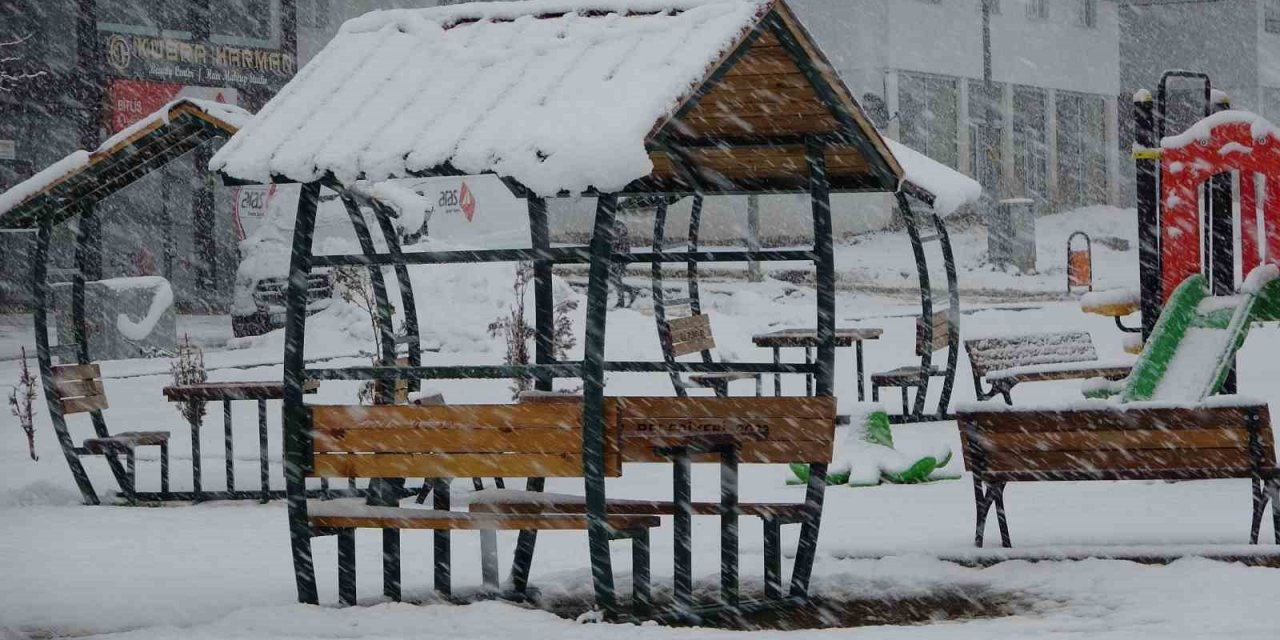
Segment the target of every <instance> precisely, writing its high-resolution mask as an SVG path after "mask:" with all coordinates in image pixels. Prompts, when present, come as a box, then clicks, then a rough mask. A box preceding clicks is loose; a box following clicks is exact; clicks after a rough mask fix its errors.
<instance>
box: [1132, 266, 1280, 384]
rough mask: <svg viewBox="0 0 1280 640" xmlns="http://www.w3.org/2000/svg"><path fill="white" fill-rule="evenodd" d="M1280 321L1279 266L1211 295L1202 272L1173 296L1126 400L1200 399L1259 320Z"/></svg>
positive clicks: (1219, 380)
mask: <svg viewBox="0 0 1280 640" xmlns="http://www.w3.org/2000/svg"><path fill="white" fill-rule="evenodd" d="M1273 319H1280V268H1278V267H1277V266H1276V265H1263V266H1261V267H1258V268H1256V269H1254V270H1253V271H1252V272H1250V274H1249V276H1248V277H1247V278H1245V282H1244V284H1243V285H1241V287H1240V293H1239V294H1237V295H1232V296H1210V295H1209V287H1208V282H1207V281H1206V280H1205V278H1204V276H1201V275H1194V276H1191V277H1189V278H1187V279H1186V280H1184V281H1183V282H1182V284H1181V285H1179V286H1178V288H1177V289H1176V290H1175V291H1174V292H1173V295H1171V296H1170V297H1169V301H1168V302H1167V303H1166V304H1165V307H1164V312H1163V313H1161V314H1160V319H1159V320H1158V321H1157V322H1156V326H1155V329H1154V330H1153V331H1152V333H1151V337H1150V339H1148V340H1147V344H1146V347H1145V348H1144V349H1143V350H1142V355H1141V356H1139V357H1138V361H1137V362H1136V363H1135V364H1134V367H1133V373H1131V374H1130V375H1129V378H1128V380H1127V381H1126V384H1125V387H1124V390H1123V391H1122V393H1121V401H1122V402H1141V401H1157V402H1197V401H1200V400H1203V399H1204V398H1206V397H1208V396H1210V395H1212V394H1214V393H1215V392H1217V391H1218V389H1219V388H1220V387H1221V386H1222V383H1223V381H1224V380H1225V379H1226V377H1227V374H1228V373H1229V372H1230V370H1231V366H1232V363H1233V362H1234V356H1235V353H1236V350H1237V349H1239V348H1240V347H1241V345H1243V344H1244V340H1245V337H1246V336H1247V335H1248V333H1249V325H1250V324H1251V323H1252V322H1253V321H1255V320H1273Z"/></svg>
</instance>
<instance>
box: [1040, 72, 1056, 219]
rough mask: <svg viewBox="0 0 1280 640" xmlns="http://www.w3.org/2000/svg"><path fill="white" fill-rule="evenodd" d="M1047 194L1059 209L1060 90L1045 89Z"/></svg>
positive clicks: (1054, 208)
mask: <svg viewBox="0 0 1280 640" xmlns="http://www.w3.org/2000/svg"><path fill="white" fill-rule="evenodd" d="M1044 99H1045V105H1044V106H1045V110H1044V120H1045V122H1044V143H1045V165H1046V166H1045V174H1044V180H1045V196H1046V197H1047V198H1048V199H1049V203H1050V204H1049V206H1050V207H1052V209H1051V210H1052V211H1056V210H1057V209H1058V202H1059V200H1058V90H1057V89H1047V90H1045V97H1044Z"/></svg>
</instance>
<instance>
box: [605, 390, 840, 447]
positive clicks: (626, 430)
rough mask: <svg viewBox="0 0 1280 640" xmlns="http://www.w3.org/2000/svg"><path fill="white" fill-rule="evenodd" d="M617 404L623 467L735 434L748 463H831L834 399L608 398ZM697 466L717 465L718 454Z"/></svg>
mask: <svg viewBox="0 0 1280 640" xmlns="http://www.w3.org/2000/svg"><path fill="white" fill-rule="evenodd" d="M608 400H611V401H613V402H616V403H617V406H618V409H617V416H618V420H619V422H620V426H619V432H620V433H621V437H622V460H623V461H624V462H663V461H666V460H667V458H665V457H664V456H663V455H661V454H660V453H659V452H658V451H656V449H658V448H661V447H664V446H670V445H675V444H679V443H680V441H681V439H682V438H684V437H688V436H697V435H702V434H706V435H715V434H732V433H735V432H742V433H748V434H750V437H749V438H748V439H746V440H745V441H744V442H743V443H742V449H741V452H742V458H741V459H742V462H744V463H788V462H817V463H827V462H830V461H831V447H832V440H833V439H834V437H835V424H836V402H835V398H805V397H785V398H743V397H734V398H705V397H698V398H668V397H661V398H636V397H622V398H609V399H608ZM694 460H695V461H718V460H719V458H718V457H717V456H716V455H715V454H710V455H699V456H696V457H695V458H694Z"/></svg>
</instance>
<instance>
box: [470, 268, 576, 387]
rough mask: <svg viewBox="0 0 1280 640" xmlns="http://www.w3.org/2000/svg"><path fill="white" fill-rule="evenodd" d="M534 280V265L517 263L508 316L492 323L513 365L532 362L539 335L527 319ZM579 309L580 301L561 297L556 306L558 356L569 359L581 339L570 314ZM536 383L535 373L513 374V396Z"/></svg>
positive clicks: (554, 337) (554, 341) (507, 360)
mask: <svg viewBox="0 0 1280 640" xmlns="http://www.w3.org/2000/svg"><path fill="white" fill-rule="evenodd" d="M532 279H533V267H532V266H531V265H529V263H527V262H521V263H520V264H519V265H517V267H516V277H515V282H514V283H513V284H512V287H511V290H512V295H513V300H512V303H511V306H510V307H509V308H508V312H507V314H506V315H505V316H502V317H500V318H498V319H497V320H494V321H493V322H491V323H489V335H490V336H492V337H495V338H496V337H499V336H501V337H502V339H503V341H504V342H506V345H507V352H506V355H505V357H504V358H503V361H504V362H505V363H506V364H509V365H522V366H525V365H528V364H529V363H530V358H529V340H530V339H532V338H533V337H534V336H535V335H536V330H535V329H534V327H532V326H530V325H529V323H528V321H526V320H525V313H524V312H525V292H526V291H528V289H529V282H530V281H531V280H532ZM577 308H578V302H577V301H576V300H561V301H560V302H557V303H556V305H555V324H554V326H553V328H552V334H551V344H552V348H553V349H554V351H555V356H556V358H557V359H563V358H565V357H566V356H567V355H568V352H569V350H570V349H572V348H573V346H574V345H575V344H577V338H576V337H575V336H574V334H573V319H572V318H570V317H569V314H570V312H572V311H573V310H574V309H577ZM532 386H533V377H532V376H529V375H527V374H525V375H517V376H512V378H511V397H512V399H517V398H519V397H520V394H521V393H522V392H524V391H528V390H529V389H530V388H532Z"/></svg>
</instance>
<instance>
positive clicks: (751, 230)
mask: <svg viewBox="0 0 1280 640" xmlns="http://www.w3.org/2000/svg"><path fill="white" fill-rule="evenodd" d="M747 250H748V251H759V250H760V196H757V195H750V196H747ZM747 280H748V281H750V282H761V281H763V280H764V272H763V271H762V270H761V269H760V262H759V261H756V260H753V261H751V262H749V263H747Z"/></svg>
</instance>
